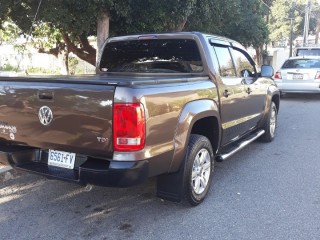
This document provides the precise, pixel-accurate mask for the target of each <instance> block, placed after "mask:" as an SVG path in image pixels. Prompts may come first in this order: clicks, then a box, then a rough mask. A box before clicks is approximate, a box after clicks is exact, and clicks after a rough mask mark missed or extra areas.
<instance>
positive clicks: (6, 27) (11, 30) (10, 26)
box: [0, 19, 20, 45]
mask: <svg viewBox="0 0 320 240" xmlns="http://www.w3.org/2000/svg"><path fill="white" fill-rule="evenodd" d="M19 34H20V29H19V28H18V26H17V25H16V24H14V23H13V22H11V21H10V20H9V19H7V21H3V22H2V24H1V26H0V45H1V44H2V43H4V42H5V43H13V42H14V41H15V40H16V38H17V37H18V36H19Z"/></svg>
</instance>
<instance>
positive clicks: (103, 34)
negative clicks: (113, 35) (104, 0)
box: [96, 9, 110, 60]
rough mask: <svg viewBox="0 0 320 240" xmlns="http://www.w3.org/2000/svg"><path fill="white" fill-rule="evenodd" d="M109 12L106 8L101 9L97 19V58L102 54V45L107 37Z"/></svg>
mask: <svg viewBox="0 0 320 240" xmlns="http://www.w3.org/2000/svg"><path fill="white" fill-rule="evenodd" d="M109 25H110V13H109V11H108V10H106V9H101V11H100V14H99V16H98V19H97V56H96V59H97V60H98V59H99V58H100V56H101V54H102V50H103V49H102V47H103V44H104V42H105V41H106V39H107V38H108V37H109Z"/></svg>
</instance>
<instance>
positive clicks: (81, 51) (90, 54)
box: [61, 31, 96, 66]
mask: <svg viewBox="0 0 320 240" xmlns="http://www.w3.org/2000/svg"><path fill="white" fill-rule="evenodd" d="M61 35H62V38H63V41H64V42H65V43H66V45H67V49H68V51H69V52H73V53H74V54H76V55H77V56H78V57H79V58H80V59H82V60H84V61H86V62H88V63H90V64H92V65H93V66H95V65H96V51H95V50H94V48H92V49H90V51H88V50H87V49H86V47H87V46H83V47H82V48H78V47H77V46H76V45H75V44H74V43H73V42H72V41H71V39H70V38H69V36H68V34H67V33H66V32H64V31H62V32H61ZM80 40H81V38H80Z"/></svg>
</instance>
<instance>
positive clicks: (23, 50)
mask: <svg viewBox="0 0 320 240" xmlns="http://www.w3.org/2000/svg"><path fill="white" fill-rule="evenodd" d="M41 4H42V0H40V1H39V4H38V8H37V11H36V14H35V15H34V18H33V21H32V22H31V26H30V29H29V35H28V36H27V40H26V43H25V44H24V45H23V49H22V52H21V58H20V60H19V63H18V66H17V69H16V72H18V70H19V67H20V64H21V61H22V60H23V56H24V52H25V50H26V45H27V43H28V40H29V39H28V38H29V37H30V36H31V33H32V29H33V25H34V23H35V22H36V19H37V16H38V13H39V10H40V6H41Z"/></svg>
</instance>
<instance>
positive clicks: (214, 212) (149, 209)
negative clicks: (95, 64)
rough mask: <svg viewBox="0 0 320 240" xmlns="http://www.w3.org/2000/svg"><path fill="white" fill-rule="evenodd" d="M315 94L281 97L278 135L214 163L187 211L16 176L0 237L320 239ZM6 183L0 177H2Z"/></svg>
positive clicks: (149, 192)
mask: <svg viewBox="0 0 320 240" xmlns="http://www.w3.org/2000/svg"><path fill="white" fill-rule="evenodd" d="M319 122H320V96H308V95H301V96H296V95H290V96H287V97H286V98H284V99H283V100H282V102H281V110H280V114H279V127H278V132H277V134H278V135H277V138H276V139H275V141H274V142H272V143H271V144H263V143H258V142H257V143H254V144H251V145H250V146H249V147H248V148H246V149H245V150H243V151H242V152H240V153H239V154H237V155H236V156H234V157H232V158H230V159H229V160H227V161H225V162H223V163H219V164H217V167H216V170H215V175H214V178H213V181H214V182H213V185H212V188H211V190H210V192H209V195H208V197H207V199H206V201H205V202H204V203H203V204H201V205H200V206H198V207H195V208H191V207H188V206H185V205H181V204H174V203H170V202H166V201H161V200H160V199H158V198H156V197H155V196H154V185H155V180H154V179H152V180H151V181H149V182H147V183H146V184H144V185H142V186H138V187H134V188H129V189H111V188H100V187H94V188H93V189H92V190H91V191H90V192H87V191H85V189H84V188H82V187H79V186H77V185H73V184H69V183H65V182H59V181H55V180H46V179H45V178H42V177H39V176H34V175H30V174H26V173H23V174H13V176H11V177H14V179H10V176H9V177H8V176H7V178H6V179H9V180H6V181H2V182H1V183H0V236H1V237H0V238H1V239H15V240H17V239H185V240H186V239H219V240H220V239H237V240H238V239H246V240H247V239H254V240H257V239H281V240H282V239H308V240H311V239H319V238H320V174H319V172H320V148H319V139H320V127H319ZM2 180H3V177H2Z"/></svg>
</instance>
